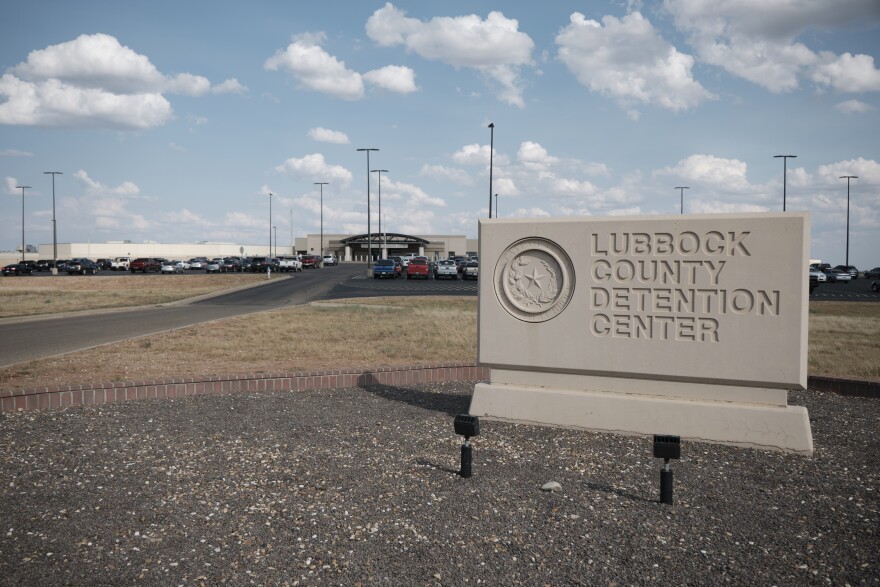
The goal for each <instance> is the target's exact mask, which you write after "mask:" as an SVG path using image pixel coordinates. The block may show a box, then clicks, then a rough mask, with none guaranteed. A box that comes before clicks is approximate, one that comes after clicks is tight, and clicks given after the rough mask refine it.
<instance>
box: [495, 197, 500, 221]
mask: <svg viewBox="0 0 880 587" xmlns="http://www.w3.org/2000/svg"><path fill="white" fill-rule="evenodd" d="M498 217H499V216H498V194H495V218H498Z"/></svg>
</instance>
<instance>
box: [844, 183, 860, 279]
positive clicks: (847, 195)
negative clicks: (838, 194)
mask: <svg viewBox="0 0 880 587" xmlns="http://www.w3.org/2000/svg"><path fill="white" fill-rule="evenodd" d="M858 178H859V176H858V175H841V176H840V179H845V180H846V266H847V267H849V180H851V179H858Z"/></svg>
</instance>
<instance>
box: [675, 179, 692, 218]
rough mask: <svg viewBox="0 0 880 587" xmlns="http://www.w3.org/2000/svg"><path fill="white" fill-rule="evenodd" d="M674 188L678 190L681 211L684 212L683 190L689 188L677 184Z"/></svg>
mask: <svg viewBox="0 0 880 587" xmlns="http://www.w3.org/2000/svg"><path fill="white" fill-rule="evenodd" d="M675 189H677V190H678V191H679V195H680V196H681V213H682V214H684V190H689V189H691V188H690V187H689V186H686V185H677V186H675Z"/></svg>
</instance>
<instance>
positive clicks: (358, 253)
mask: <svg viewBox="0 0 880 587" xmlns="http://www.w3.org/2000/svg"><path fill="white" fill-rule="evenodd" d="M372 236H373V238H372V239H371V241H368V240H367V238H366V234H360V235H350V234H327V233H325V234H324V235H323V245H324V246H323V254H331V253H332V254H334V255H336V257H337V258H338V259H339V260H340V261H366V260H367V258H368V257H369V254H370V252H371V251H372V253H373V258H374V259H379V258H382V257H387V256H388V255H404V254H406V253H414V254H417V255H424V256H426V257H429V258H431V259H440V258H447V257H449V256H452V255H470V254H473V255H475V254H476V252H477V240H476V239H469V238H467V237H465V236H464V235H406V234H397V233H394V234H392V233H387V234H384V235H379V234H378V233H373V235H372ZM321 244H322V236H321V234H308V235H306V236H304V237H299V238H296V239H295V241H294V246H293V247H291V246H290V243H289V242H288V243H285V244H282V243H277V244H274V243H273V246H272V247H271V248H270V247H269V246H268V245H266V244H262V245H255V244H239V243H226V242H207V241H205V242H198V243H155V242H143V243H135V242H131V241H108V242H103V243H58V245H57V246H58V258H59V259H73V258H77V257H86V258H89V259H113V258H115V257H131V258H136V257H163V258H166V259H191V258H193V257H206V258H209V259H211V258H214V257H238V256H246V257H247V256H260V255H267V254H269V255H273V256H278V255H290V254H293V253H298V254H310V255H321V254H322V247H321ZM52 257H53V246H52V243H48V244H40V245H39V246H38V253H36V254H34V253H28V254H27V255H26V258H27V259H38V258H39V259H52ZM16 259H19V260H20V259H21V253H10V258H9V262H13V261H15V260H16Z"/></svg>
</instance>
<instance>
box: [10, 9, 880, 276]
mask: <svg viewBox="0 0 880 587" xmlns="http://www.w3.org/2000/svg"><path fill="white" fill-rule="evenodd" d="M878 29H880V3H878V2H877V1H876V0H835V1H834V2H831V1H828V0H786V1H784V2H782V1H773V0H761V1H756V0H725V1H716V0H667V1H665V2H638V1H630V2H622V1H611V2H567V1H561V0H560V1H554V2H544V3H539V2H503V3H490V2H482V1H478V2H457V1H447V2H443V3H428V2H395V3H390V2H389V3H383V2H363V1H349V2H333V1H329V2H321V3H294V2H270V1H265V2H249V3H245V2H206V1H188V2H166V1H161V0H159V1H152V2H149V3H147V2H138V3H133V2H126V3H119V2H116V1H88V0H85V1H82V2H66V1H56V2H49V1H40V0H34V1H31V2H15V3H9V6H6V7H4V10H3V18H2V20H0V73H2V78H0V178H2V179H3V184H2V185H0V190H2V192H3V197H2V199H0V217H2V218H3V219H4V222H3V228H2V231H0V250H13V249H14V248H15V247H16V246H18V245H20V238H21V232H20V230H21V224H20V222H21V190H20V189H15V186H17V185H29V186H32V188H31V189H29V190H26V191H25V209H26V210H25V229H26V240H27V242H28V243H29V244H31V243H33V244H38V243H51V242H52V227H51V214H52V213H51V206H52V204H51V201H52V184H51V178H50V176H48V175H44V174H43V172H44V171H61V172H63V175H59V176H57V179H56V199H57V204H56V205H57V219H58V238H59V241H60V242H71V241H77V242H84V241H87V240H90V241H92V242H103V241H108V240H124V239H127V240H132V241H134V242H143V241H156V242H197V241H220V242H240V243H244V244H262V243H264V242H265V241H266V240H267V239H268V223H269V205H268V199H269V198H268V195H267V194H268V193H269V192H272V193H273V194H275V195H274V196H273V197H272V211H273V224H274V225H275V226H277V231H278V241H279V244H281V243H288V242H289V238H290V234H291V231H292V232H293V234H294V236H303V235H304V234H305V233H307V232H309V233H312V232H317V231H318V230H319V229H320V220H319V218H320V215H319V211H320V206H319V192H318V187H317V186H315V185H314V182H320V181H323V182H329V185H326V186H324V231H325V232H328V233H334V232H343V233H356V232H365V231H366V226H367V205H366V183H367V161H366V156H365V155H364V153H362V152H358V151H357V149H358V148H366V147H370V148H378V149H380V151H379V152H374V153H372V154H371V157H370V166H371V167H372V168H373V169H387V170H388V173H387V174H385V173H383V174H382V176H381V182H382V185H381V192H382V215H383V224H384V227H386V228H387V230H389V231H392V232H403V233H414V234H432V233H433V234H466V235H468V236H470V237H475V236H476V230H477V222H476V220H477V218H480V217H486V216H487V215H488V205H489V142H490V131H489V129H488V128H487V125H488V124H489V123H490V122H493V123H494V124H495V129H494V146H495V151H494V157H493V159H494V165H493V190H492V191H493V192H495V193H498V194H499V196H498V206H499V213H500V215H501V216H502V217H539V216H540V217H544V216H572V215H593V216H605V215H620V214H677V213H678V212H679V193H680V192H679V190H676V189H675V186H689V188H690V189H688V190H685V191H684V197H685V211H686V212H693V213H704V212H740V211H779V210H781V209H782V191H783V190H782V178H783V163H782V160H781V159H774V158H773V156H774V155H780V154H786V155H788V154H791V155H797V158H796V159H789V160H788V176H787V177H788V179H787V200H786V207H787V209H788V210H809V211H811V212H812V213H813V215H812V251H811V255H812V256H813V257H818V258H822V259H823V260H826V261H829V262H832V263H835V264H836V263H842V262H843V261H844V253H845V243H846V181H845V180H842V179H839V176H842V175H857V176H859V179H856V180H853V181H852V183H851V201H850V205H851V211H850V223H851V225H850V262H851V263H853V264H855V265H857V266H858V267H860V268H867V267H873V266H876V265H880V138H878V137H880V70H878V66H880V63H878V62H877V60H878V59H880V34H878V32H880V31H878ZM371 176H372V180H373V183H372V188H371V193H372V196H373V204H372V207H371V209H372V212H373V229H374V230H376V227H377V221H378V200H377V192H378V189H379V188H378V185H377V183H376V180H377V174H371ZM291 219H292V223H291Z"/></svg>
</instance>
